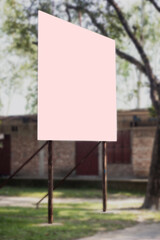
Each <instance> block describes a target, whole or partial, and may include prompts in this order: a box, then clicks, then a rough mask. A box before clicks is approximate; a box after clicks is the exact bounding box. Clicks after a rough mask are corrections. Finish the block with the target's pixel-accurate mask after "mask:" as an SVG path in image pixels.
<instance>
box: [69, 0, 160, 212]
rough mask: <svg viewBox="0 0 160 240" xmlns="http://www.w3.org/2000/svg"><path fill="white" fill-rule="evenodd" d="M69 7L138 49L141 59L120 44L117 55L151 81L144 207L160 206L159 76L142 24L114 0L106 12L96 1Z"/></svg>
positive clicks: (101, 28) (107, 5) (107, 34)
mask: <svg viewBox="0 0 160 240" xmlns="http://www.w3.org/2000/svg"><path fill="white" fill-rule="evenodd" d="M150 3H151V4H153V5H154V6H155V7H156V9H157V10H158V11H160V7H159V6H158V5H157V3H156V2H155V1H154V0H150ZM66 6H67V9H68V12H69V10H75V11H76V12H79V11H81V12H82V13H83V14H86V15H87V16H88V17H89V18H90V20H91V22H92V24H93V25H94V26H95V27H96V28H97V31H98V32H100V33H101V34H103V35H104V36H107V37H112V38H113V37H114V34H113V33H111V32H110V30H111V29H112V28H113V29H114V30H115V31H116V32H117V31H118V32H120V31H121V33H119V34H120V35H119V36H118V37H119V39H121V37H122V36H124V35H125V36H127V37H128V38H129V40H131V42H132V44H133V45H134V47H135V49H136V50H137V52H138V55H139V58H138V57H135V56H132V55H130V54H128V53H126V52H125V51H123V50H122V49H121V48H120V46H117V48H116V53H117V55H118V56H119V57H120V58H122V59H124V60H126V61H128V62H129V63H131V64H134V65H135V66H136V68H137V69H138V70H139V71H140V72H142V73H143V74H144V75H145V76H146V77H147V79H148V81H149V88H150V97H151V101H152V104H153V107H154V109H155V111H156V114H157V130H156V136H155V143H154V147H153V154H152V161H151V167H150V174H149V180H148V186H147V192H146V197H145V201H144V204H143V207H144V208H151V207H152V206H153V205H155V204H156V207H157V208H158V207H159V206H158V202H159V198H160V79H159V78H158V76H157V75H156V74H155V73H154V70H153V67H152V64H151V61H150V58H149V54H147V51H146V49H145V48H144V46H143V45H142V43H141V41H140V36H139V34H137V30H138V27H139V26H136V25H135V26H133V28H131V26H130V16H128V15H127V14H125V13H124V12H123V11H122V9H121V8H120V7H119V5H118V4H117V2H116V1H115V0H107V1H106V6H105V9H106V11H105V12H104V11H102V10H101V8H100V6H98V5H97V7H96V11H95V10H94V7H93V1H90V2H89V1H88V2H87V3H86V2H85V3H82V2H81V3H80V4H73V3H72V4H69V3H66ZM92 7H93V8H92ZM104 17H105V18H106V19H107V24H106V25H105V24H104V23H102V22H101V21H100V18H104ZM109 18H110V19H109ZM111 21H112V22H111ZM109 24H111V25H110V26H112V28H110V26H109ZM107 25H108V26H107ZM115 37H117V36H115ZM115 37H114V38H115Z"/></svg>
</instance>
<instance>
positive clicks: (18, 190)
mask: <svg viewBox="0 0 160 240" xmlns="http://www.w3.org/2000/svg"><path fill="white" fill-rule="evenodd" d="M46 192H47V189H46V188H35V187H8V186H7V187H4V188H2V189H0V195H4V196H21V197H43V196H44V195H45V194H46ZM140 196H144V195H143V194H142V193H139V192H127V191H124V192H120V191H119V192H115V191H109V197H110V198H125V197H140ZM54 197H63V198H101V197H102V190H101V189H92V188H91V189H89V188H81V189H75V188H74V189H68V188H67V189H64V188H60V189H58V190H55V191H54Z"/></svg>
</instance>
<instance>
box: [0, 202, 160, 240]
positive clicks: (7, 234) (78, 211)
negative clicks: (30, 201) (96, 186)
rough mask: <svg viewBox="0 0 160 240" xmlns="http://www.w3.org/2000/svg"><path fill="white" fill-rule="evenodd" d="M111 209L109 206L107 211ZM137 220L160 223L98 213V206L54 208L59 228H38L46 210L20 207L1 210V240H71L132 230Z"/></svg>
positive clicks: (147, 217) (149, 216)
mask: <svg viewBox="0 0 160 240" xmlns="http://www.w3.org/2000/svg"><path fill="white" fill-rule="evenodd" d="M110 207H111V206H109V208H110ZM112 207H113V206H112ZM139 216H143V219H144V221H145V222H155V221H160V214H159V213H156V212H150V211H142V210H140V211H139V213H137V212H135V213H133V212H130V211H121V212H119V213H117V214H116V213H107V214H103V213H101V204H100V203H89V202H88V203H87V202H86V203H83V204H71V203H70V204H54V220H55V222H56V223H60V224H61V225H55V226H54V225H52V226H41V224H42V223H46V222H47V206H46V205H44V204H43V205H42V207H41V208H40V209H35V208H22V207H3V208H2V207H1V208H0V236H1V237H0V239H1V240H22V239H23V240H44V239H48V240H72V239H78V238H80V237H85V236H89V235H93V234H95V233H96V232H99V231H113V230H116V229H123V228H126V227H130V226H134V225H135V224H137V223H138V219H139Z"/></svg>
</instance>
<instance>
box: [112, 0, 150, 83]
mask: <svg viewBox="0 0 160 240" xmlns="http://www.w3.org/2000/svg"><path fill="white" fill-rule="evenodd" d="M107 1H108V2H109V3H110V4H111V6H112V7H113V8H114V9H115V11H116V13H117V15H118V18H119V20H120V22H121V24H122V26H123V27H124V29H125V31H126V33H127V34H128V36H129V38H130V39H131V40H132V42H133V44H134V45H135V47H136V49H137V51H138V52H139V54H140V56H141V58H142V60H143V62H144V66H145V68H146V72H147V75H148V77H149V79H150V81H151V79H152V80H153V73H152V68H151V66H150V63H149V60H148V57H147V55H146V53H145V52H144V49H143V47H142V45H141V44H140V42H139V41H138V39H137V38H136V37H135V35H134V33H133V32H132V30H131V29H130V27H129V25H128V22H127V21H126V19H125V17H124V15H123V13H122V11H121V9H120V8H119V6H118V5H117V4H116V3H115V1H114V0H107Z"/></svg>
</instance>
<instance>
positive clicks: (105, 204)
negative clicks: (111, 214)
mask: <svg viewBox="0 0 160 240" xmlns="http://www.w3.org/2000/svg"><path fill="white" fill-rule="evenodd" d="M102 149H103V150H102V151H103V173H102V178H103V179H102V188H103V212H106V210H107V142H102Z"/></svg>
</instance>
